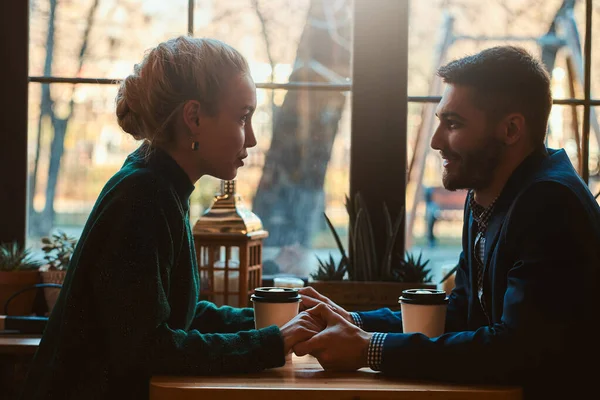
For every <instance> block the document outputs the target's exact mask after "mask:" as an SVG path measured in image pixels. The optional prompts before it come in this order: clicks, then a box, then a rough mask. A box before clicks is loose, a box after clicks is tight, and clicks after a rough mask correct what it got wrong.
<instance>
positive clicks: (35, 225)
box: [28, 0, 56, 236]
mask: <svg viewBox="0 0 600 400" xmlns="http://www.w3.org/2000/svg"><path fill="white" fill-rule="evenodd" d="M55 20H56V0H50V12H49V15H48V33H47V36H46V59H45V60H44V76H52V60H53V58H54V32H55V29H54V23H55ZM51 115H52V97H51V96H50V85H49V84H47V83H44V84H42V94H41V99H40V116H39V118H38V126H37V140H36V143H35V159H34V162H33V171H31V176H30V178H29V200H28V209H29V231H30V233H31V234H33V235H34V236H38V235H42V234H46V233H47V231H46V232H45V231H44V230H43V229H42V227H41V226H40V222H41V221H40V220H41V217H40V214H38V213H37V212H36V211H35V209H34V207H33V201H34V199H35V193H36V187H37V175H38V168H39V165H40V153H41V139H42V123H43V121H44V117H47V116H51Z"/></svg>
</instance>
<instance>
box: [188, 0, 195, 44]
mask: <svg viewBox="0 0 600 400" xmlns="http://www.w3.org/2000/svg"><path fill="white" fill-rule="evenodd" d="M187 34H188V35H189V36H194V0H188V28H187Z"/></svg>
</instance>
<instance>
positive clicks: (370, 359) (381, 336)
mask: <svg viewBox="0 0 600 400" xmlns="http://www.w3.org/2000/svg"><path fill="white" fill-rule="evenodd" d="M386 336H387V333H379V332H375V333H373V336H371V341H370V342H369V348H368V350H367V363H368V365H369V368H371V369H372V370H373V371H380V370H381V362H382V360H383V342H384V341H385V338H386Z"/></svg>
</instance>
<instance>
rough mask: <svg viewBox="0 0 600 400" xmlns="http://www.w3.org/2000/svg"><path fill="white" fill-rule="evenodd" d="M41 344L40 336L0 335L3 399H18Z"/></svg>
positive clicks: (0, 379) (0, 368)
mask: <svg viewBox="0 0 600 400" xmlns="http://www.w3.org/2000/svg"><path fill="white" fill-rule="evenodd" d="M39 344H40V336H39V335H37V336H36V335H21V334H9V335H0V388H1V390H0V398H1V399H3V400H12V399H16V398H17V395H18V394H19V392H20V391H21V388H22V387H23V385H24V384H25V377H26V376H27V371H28V370H29V366H30V365H31V360H32V358H33V355H34V354H35V351H36V350H37V348H38V345H39Z"/></svg>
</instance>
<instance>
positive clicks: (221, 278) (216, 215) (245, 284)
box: [193, 181, 268, 307]
mask: <svg viewBox="0 0 600 400" xmlns="http://www.w3.org/2000/svg"><path fill="white" fill-rule="evenodd" d="M193 233H194V242H195V247H196V257H197V260H198V271H199V274H200V298H201V299H203V300H209V301H212V302H213V303H215V304H216V305H218V306H221V305H230V306H234V307H247V306H248V304H249V298H250V295H251V294H252V293H253V292H254V289H255V288H256V287H259V286H261V282H262V245H263V243H262V242H263V239H264V238H266V237H267V236H268V232H267V231H265V230H264V229H263V226H262V222H261V220H260V219H259V218H258V217H257V216H256V215H255V214H254V213H252V212H251V211H250V210H248V209H247V208H245V207H244V206H243V204H242V199H241V197H240V196H239V195H237V194H236V193H235V181H221V193H220V194H217V195H216V196H215V199H214V203H213V205H212V206H211V207H210V208H209V209H208V210H206V212H205V213H204V214H203V215H202V216H201V217H200V218H199V219H198V221H197V222H196V224H195V225H194V230H193Z"/></svg>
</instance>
